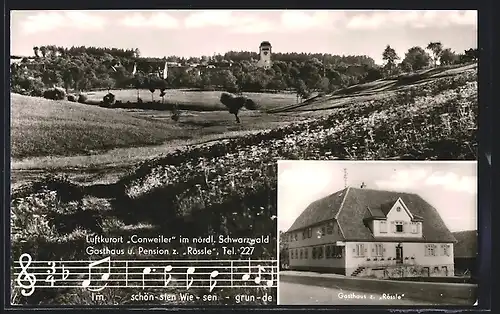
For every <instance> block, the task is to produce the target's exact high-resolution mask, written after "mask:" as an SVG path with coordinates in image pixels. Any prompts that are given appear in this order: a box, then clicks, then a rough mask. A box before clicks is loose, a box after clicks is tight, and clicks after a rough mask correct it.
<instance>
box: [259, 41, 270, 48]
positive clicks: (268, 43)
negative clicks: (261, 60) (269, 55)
mask: <svg viewBox="0 0 500 314" xmlns="http://www.w3.org/2000/svg"><path fill="white" fill-rule="evenodd" d="M260 46H261V47H262V46H271V43H270V42H268V41H263V42H261V43H260Z"/></svg>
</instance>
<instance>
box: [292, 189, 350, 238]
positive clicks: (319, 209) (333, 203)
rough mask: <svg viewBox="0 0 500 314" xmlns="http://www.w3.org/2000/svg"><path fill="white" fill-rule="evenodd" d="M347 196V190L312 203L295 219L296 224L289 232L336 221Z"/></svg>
mask: <svg viewBox="0 0 500 314" xmlns="http://www.w3.org/2000/svg"><path fill="white" fill-rule="evenodd" d="M346 194H347V188H346V189H343V190H341V191H338V192H335V193H333V194H330V195H328V196H326V197H324V198H322V199H319V200H317V201H315V202H312V203H311V204H310V205H309V206H307V208H306V209H305V210H304V211H303V212H302V214H300V216H299V217H298V218H297V219H295V222H294V223H293V224H292V226H291V227H290V228H289V229H288V231H287V232H290V231H293V230H298V229H302V228H305V227H308V226H311V225H314V224H316V223H319V222H322V221H325V220H331V219H334V218H335V216H336V215H337V213H338V211H339V210H340V208H341V205H342V201H343V200H344V198H345V195H346Z"/></svg>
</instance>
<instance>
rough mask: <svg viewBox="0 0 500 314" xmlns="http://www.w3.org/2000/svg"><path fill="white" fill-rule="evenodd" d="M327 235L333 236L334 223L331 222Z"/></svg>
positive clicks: (327, 228)
mask: <svg viewBox="0 0 500 314" xmlns="http://www.w3.org/2000/svg"><path fill="white" fill-rule="evenodd" d="M326 233H328V234H333V223H332V222H330V223H329V224H328V226H327V227H326Z"/></svg>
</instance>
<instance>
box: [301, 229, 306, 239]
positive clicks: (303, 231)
mask: <svg viewBox="0 0 500 314" xmlns="http://www.w3.org/2000/svg"><path fill="white" fill-rule="evenodd" d="M305 238H306V231H305V230H302V240H304V239H305Z"/></svg>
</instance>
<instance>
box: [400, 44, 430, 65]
mask: <svg viewBox="0 0 500 314" xmlns="http://www.w3.org/2000/svg"><path fill="white" fill-rule="evenodd" d="M430 61H431V56H430V55H429V54H428V53H427V52H425V50H424V49H422V48H421V47H418V46H415V47H412V48H410V49H408V52H407V53H406V54H405V58H404V59H403V62H406V63H408V64H410V65H411V67H412V69H413V71H418V70H421V69H423V68H425V67H428V66H429V64H430Z"/></svg>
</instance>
